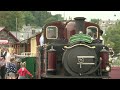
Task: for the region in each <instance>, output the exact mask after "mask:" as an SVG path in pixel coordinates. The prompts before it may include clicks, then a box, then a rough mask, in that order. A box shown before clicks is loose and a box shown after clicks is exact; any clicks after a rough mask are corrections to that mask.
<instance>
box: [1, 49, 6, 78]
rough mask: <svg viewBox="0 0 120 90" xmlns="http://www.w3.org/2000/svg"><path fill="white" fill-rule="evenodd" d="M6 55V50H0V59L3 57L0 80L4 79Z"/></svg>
mask: <svg viewBox="0 0 120 90" xmlns="http://www.w3.org/2000/svg"><path fill="white" fill-rule="evenodd" d="M6 55H7V51H6V49H5V48H2V49H1V57H3V59H2V62H3V63H4V65H2V67H1V78H2V79H5V74H6V61H5V59H6V58H5V57H6Z"/></svg>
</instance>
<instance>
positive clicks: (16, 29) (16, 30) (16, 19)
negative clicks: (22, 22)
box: [16, 18, 17, 38]
mask: <svg viewBox="0 0 120 90" xmlns="http://www.w3.org/2000/svg"><path fill="white" fill-rule="evenodd" d="M16 38H17V18H16Z"/></svg>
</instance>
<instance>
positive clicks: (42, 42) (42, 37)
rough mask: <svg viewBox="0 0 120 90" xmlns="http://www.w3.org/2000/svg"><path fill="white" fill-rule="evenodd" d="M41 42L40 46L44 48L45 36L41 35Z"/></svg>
mask: <svg viewBox="0 0 120 90" xmlns="http://www.w3.org/2000/svg"><path fill="white" fill-rule="evenodd" d="M39 41H40V46H43V44H44V36H43V34H42V35H41V37H40V39H39Z"/></svg>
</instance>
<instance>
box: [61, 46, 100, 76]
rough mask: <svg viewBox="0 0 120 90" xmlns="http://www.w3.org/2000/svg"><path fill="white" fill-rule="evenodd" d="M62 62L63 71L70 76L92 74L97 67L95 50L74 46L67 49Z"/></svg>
mask: <svg viewBox="0 0 120 90" xmlns="http://www.w3.org/2000/svg"><path fill="white" fill-rule="evenodd" d="M78 57H81V58H78ZM82 57H83V58H82ZM91 57H92V58H91ZM93 57H94V58H93ZM62 60H63V65H64V68H65V71H67V72H68V73H69V74H70V75H72V76H80V75H85V74H91V73H93V71H94V69H95V68H96V67H97V61H98V59H97V55H96V52H95V50H94V49H93V48H88V47H85V46H76V47H73V48H71V49H67V50H66V51H65V52H64V54H63V59H62ZM79 61H80V62H79Z"/></svg>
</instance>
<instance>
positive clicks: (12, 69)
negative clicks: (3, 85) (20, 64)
mask: <svg viewBox="0 0 120 90" xmlns="http://www.w3.org/2000/svg"><path fill="white" fill-rule="evenodd" d="M9 72H12V73H16V72H17V66H16V65H15V64H14V63H9V64H8V67H7V73H9Z"/></svg>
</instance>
